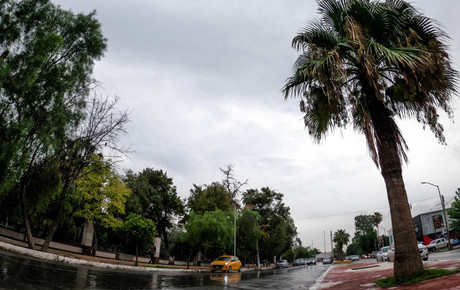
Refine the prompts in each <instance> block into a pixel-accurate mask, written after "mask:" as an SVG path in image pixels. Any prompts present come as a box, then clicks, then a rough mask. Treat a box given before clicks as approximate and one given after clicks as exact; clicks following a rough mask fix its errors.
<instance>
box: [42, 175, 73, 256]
mask: <svg viewBox="0 0 460 290" xmlns="http://www.w3.org/2000/svg"><path fill="white" fill-rule="evenodd" d="M68 188H69V186H68V183H67V182H66V184H65V185H64V187H63V189H62V191H61V196H60V197H59V203H58V208H57V213H56V217H55V219H54V221H53V224H52V225H51V229H50V231H49V232H48V235H47V236H46V239H45V242H44V243H43V246H42V249H41V250H42V252H48V248H49V245H50V243H51V239H52V238H53V235H54V233H55V232H56V229H57V227H58V225H59V222H60V221H61V215H62V209H63V207H64V200H65V196H66V193H67V189H68Z"/></svg>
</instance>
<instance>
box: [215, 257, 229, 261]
mask: <svg viewBox="0 0 460 290" xmlns="http://www.w3.org/2000/svg"><path fill="white" fill-rule="evenodd" d="M231 258H232V257H219V258H217V259H216V261H230V259H231Z"/></svg>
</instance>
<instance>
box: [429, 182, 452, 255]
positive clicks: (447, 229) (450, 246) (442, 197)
mask: <svg viewBox="0 0 460 290" xmlns="http://www.w3.org/2000/svg"><path fill="white" fill-rule="evenodd" d="M422 184H428V185H431V186H434V187H436V188H437V189H438V194H439V198H440V199H441V206H442V213H443V216H444V225H445V226H446V232H447V243H448V245H449V250H452V245H451V244H450V233H449V227H448V224H447V214H446V206H445V205H444V196H442V195H441V190H440V189H439V185H436V184H433V183H430V182H427V181H423V182H422ZM434 230H435V232H436V229H434Z"/></svg>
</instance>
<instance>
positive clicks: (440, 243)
mask: <svg viewBox="0 0 460 290" xmlns="http://www.w3.org/2000/svg"><path fill="white" fill-rule="evenodd" d="M447 246H448V243H447V240H446V239H444V238H440V239H436V240H433V241H432V242H431V243H430V244H429V245H428V246H427V247H428V250H429V251H432V252H435V251H436V249H441V248H445V247H447Z"/></svg>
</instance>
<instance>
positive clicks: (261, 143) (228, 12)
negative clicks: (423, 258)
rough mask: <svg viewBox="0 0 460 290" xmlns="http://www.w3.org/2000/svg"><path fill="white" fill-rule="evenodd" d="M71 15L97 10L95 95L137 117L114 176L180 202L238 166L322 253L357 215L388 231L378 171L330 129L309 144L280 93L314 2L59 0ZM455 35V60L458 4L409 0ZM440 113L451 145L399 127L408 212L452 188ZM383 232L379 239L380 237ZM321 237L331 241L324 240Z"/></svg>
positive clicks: (458, 169)
mask: <svg viewBox="0 0 460 290" xmlns="http://www.w3.org/2000/svg"><path fill="white" fill-rule="evenodd" d="M53 2H54V3H57V4H59V5H61V6H62V7H63V8H64V9H70V10H72V11H73V12H75V13H80V12H84V13H88V12H90V11H92V10H96V11H97V16H96V17H97V18H98V19H99V20H100V22H101V23H102V30H103V33H104V35H105V36H106V37H107V39H108V50H107V52H106V54H105V57H104V58H103V59H102V60H101V61H100V62H98V63H97V65H96V69H95V78H96V79H98V80H99V81H100V82H101V88H100V89H99V91H98V93H99V94H101V95H104V96H105V95H109V96H113V95H117V96H118V97H119V98H120V106H119V107H120V109H121V110H124V109H129V110H132V113H131V117H130V119H131V122H130V123H129V125H128V128H127V129H128V134H127V135H126V136H123V138H122V140H121V142H122V143H123V144H124V145H132V149H133V150H135V152H133V153H131V154H130V155H129V158H128V159H126V160H124V161H123V162H122V163H120V164H119V167H120V170H125V169H131V170H133V171H134V172H140V171H142V170H143V169H145V168H147V167H151V168H154V169H162V170H165V171H167V173H168V176H169V177H172V178H173V180H174V183H175V185H176V186H177V190H178V193H179V194H180V196H181V197H182V198H187V197H188V196H189V191H190V188H192V184H197V185H201V184H210V183H211V182H213V181H220V180H221V179H222V178H223V176H222V174H221V172H220V170H219V168H222V167H224V166H225V165H226V164H233V165H234V169H235V174H236V178H237V179H239V180H242V181H243V180H245V179H248V180H249V181H248V183H249V184H248V186H247V187H246V189H249V188H262V187H265V186H268V187H270V188H272V189H274V190H276V191H278V192H281V193H283V194H284V201H285V204H286V205H287V206H289V207H290V208H291V215H292V217H293V218H294V221H295V224H296V226H297V231H298V233H299V237H300V238H301V240H302V241H303V243H304V245H310V246H311V245H313V246H314V247H317V248H319V249H320V250H321V251H323V250H324V249H325V245H326V247H327V248H326V249H327V251H330V234H329V233H330V231H332V232H335V231H336V230H337V229H345V230H346V231H347V232H348V233H350V235H351V236H353V233H354V217H355V216H356V215H360V214H373V213H374V212H376V211H378V212H380V213H382V214H383V222H382V224H381V227H382V228H383V229H384V230H386V231H387V230H388V229H390V228H391V221H390V216H389V207H388V200H387V196H386V190H385V185H384V182H383V178H382V177H381V175H380V172H379V171H378V170H377V168H376V167H375V165H374V164H373V162H372V160H371V159H370V157H369V154H368V151H367V147H366V143H365V138H364V137H363V136H362V135H359V134H357V133H355V132H353V131H352V130H336V131H334V132H332V133H330V134H329V135H328V137H327V138H326V139H325V141H323V142H322V143H321V144H316V143H314V142H313V140H312V139H311V138H310V137H309V136H308V133H307V131H306V130H305V129H304V125H303V122H302V114H301V113H300V111H299V102H298V100H297V99H289V100H286V101H285V100H284V99H283V95H282V93H281V88H282V87H283V84H284V82H285V80H286V79H287V78H288V77H289V76H290V74H291V72H292V65H293V63H294V61H295V59H296V58H297V52H296V51H295V50H294V49H292V48H291V40H292V38H293V37H294V36H295V35H296V33H298V32H299V31H300V30H301V29H302V28H303V27H305V26H306V24H307V23H308V21H310V20H312V19H314V18H317V17H318V14H317V4H316V1H314V0H302V1H300V0H271V1H264V0H257V1H256V0H252V1H248V0H232V1H216V0H194V1H189V0H181V1H176V0H169V1H159V0H144V1H140V0H131V1H111V0H79V1H73V0H53ZM411 3H413V5H414V6H415V7H416V8H418V9H419V11H420V12H422V13H424V14H425V15H427V16H429V17H432V18H434V19H437V20H438V21H439V22H440V25H442V28H443V29H444V31H445V32H447V34H448V35H449V36H450V37H451V39H450V40H449V42H448V44H449V45H450V47H451V49H450V53H451V56H452V59H453V62H454V65H455V68H456V69H457V70H458V69H459V64H460V54H459V53H460V32H459V30H458V27H459V26H460V20H459V18H458V16H457V13H458V11H460V1H458V0H437V1H433V0H416V1H412V2H411ZM455 99H456V102H455V103H454V104H453V105H454V107H455V118H454V120H452V121H457V122H452V121H451V120H449V119H448V118H447V117H446V116H445V115H443V116H442V119H443V124H444V126H445V135H446V138H447V144H448V145H447V146H443V145H440V144H438V142H437V140H436V138H435V137H434V135H433V134H432V133H431V131H429V130H423V128H422V125H420V124H418V123H417V122H416V121H414V120H409V121H407V120H404V121H400V122H398V124H399V125H400V126H401V128H402V132H403V134H404V137H405V138H406V141H407V143H408V145H409V149H410V151H409V153H408V156H409V159H410V163H409V164H408V165H407V166H405V168H404V178H405V183H406V189H407V193H408V197H409V202H410V203H411V204H412V214H413V216H415V215H417V214H420V213H422V212H425V211H430V210H436V209H440V205H439V203H440V202H439V196H438V192H437V189H436V188H435V187H432V186H429V185H422V184H421V181H428V182H431V183H434V184H438V185H439V186H440V189H441V193H442V194H444V195H445V198H446V201H449V200H450V199H451V198H453V196H454V194H455V190H456V188H458V187H460V178H459V175H460V151H459V150H460V134H459V125H458V124H456V123H458V120H459V116H458V115H459V114H460V112H459V109H458V106H459V103H458V97H455ZM383 229H380V231H383ZM324 237H326V238H325V239H324Z"/></svg>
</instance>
